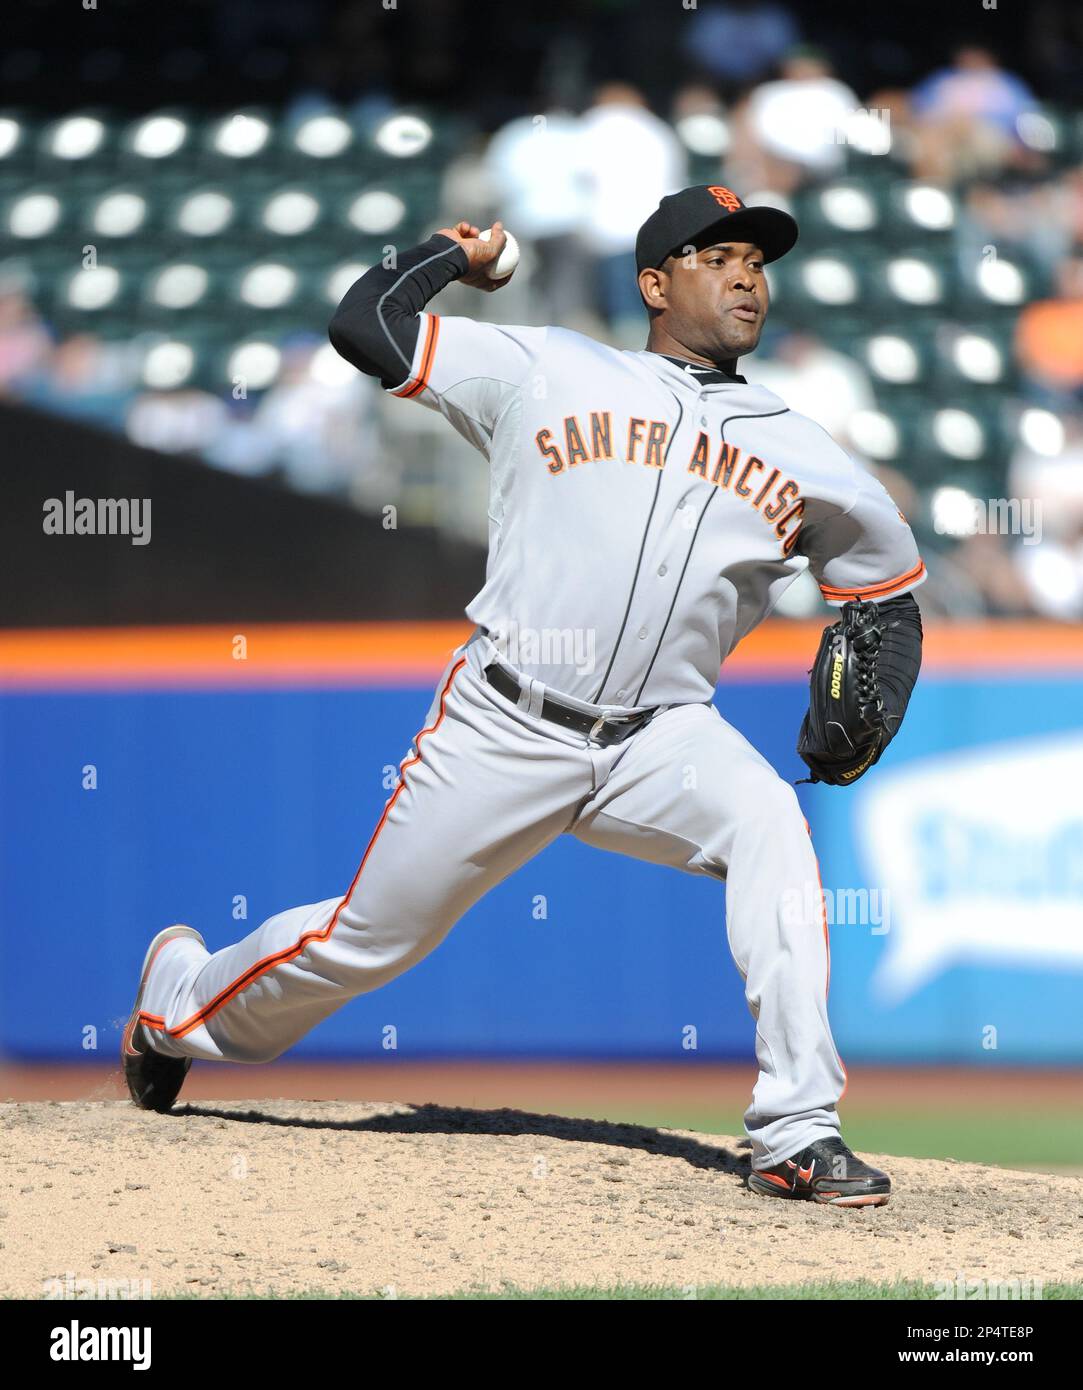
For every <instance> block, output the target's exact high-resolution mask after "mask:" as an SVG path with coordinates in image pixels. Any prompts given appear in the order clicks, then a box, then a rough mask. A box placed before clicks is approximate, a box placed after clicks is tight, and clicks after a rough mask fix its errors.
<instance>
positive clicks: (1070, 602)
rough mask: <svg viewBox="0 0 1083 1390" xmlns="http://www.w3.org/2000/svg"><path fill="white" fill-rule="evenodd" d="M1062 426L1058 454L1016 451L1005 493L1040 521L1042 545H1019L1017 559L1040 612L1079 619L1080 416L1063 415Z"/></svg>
mask: <svg viewBox="0 0 1083 1390" xmlns="http://www.w3.org/2000/svg"><path fill="white" fill-rule="evenodd" d="M1061 425H1062V428H1063V430H1064V436H1063V443H1062V444H1061V447H1060V449H1059V450H1058V451H1057V452H1055V453H1044V454H1041V453H1037V452H1035V451H1032V450H1029V449H1026V448H1023V447H1020V448H1019V449H1017V451H1016V453H1015V455H1014V457H1013V458H1012V462H1011V469H1010V472H1009V480H1008V490H1009V492H1010V493H1011V495H1012V496H1013V497H1019V498H1026V499H1027V500H1028V501H1029V503H1030V504H1031V506H1032V508H1033V509H1034V510H1035V512H1036V514H1037V515H1038V516H1040V518H1041V529H1040V537H1041V539H1040V543H1039V544H1037V545H1020V546H1019V547H1018V549H1017V551H1016V555H1015V560H1016V566H1017V570H1018V573H1019V575H1020V577H1021V580H1022V585H1023V588H1024V591H1025V592H1026V594H1027V596H1028V598H1029V601H1030V602H1031V604H1032V605H1033V606H1034V608H1036V609H1037V610H1038V612H1040V613H1043V614H1045V615H1046V616H1047V617H1051V618H1062V619H1064V618H1083V417H1081V416H1079V415H1065V416H1063V417H1062V418H1061ZM1048 444H1049V445H1050V447H1053V444H1054V442H1053V441H1052V440H1051V441H1048Z"/></svg>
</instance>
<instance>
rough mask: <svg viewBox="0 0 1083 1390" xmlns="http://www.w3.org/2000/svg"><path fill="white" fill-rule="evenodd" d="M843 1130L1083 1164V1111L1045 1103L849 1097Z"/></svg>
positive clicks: (953, 1152) (705, 1114)
mask: <svg viewBox="0 0 1083 1390" xmlns="http://www.w3.org/2000/svg"><path fill="white" fill-rule="evenodd" d="M841 1113H842V1124H843V1134H844V1136H845V1138H846V1142H847V1143H848V1144H849V1145H850V1147H851V1148H852V1149H854V1150H855V1151H856V1152H858V1153H861V1152H862V1151H865V1152H869V1153H887V1154H899V1155H901V1156H902V1157H903V1158H958V1159H963V1160H965V1161H966V1162H968V1163H992V1164H997V1165H999V1166H1001V1167H1004V1168H1018V1167H1028V1168H1032V1167H1035V1166H1038V1165H1042V1166H1048V1167H1051V1168H1062V1167H1075V1168H1079V1169H1083V1111H1079V1112H1073V1113H1068V1112H1066V1111H1063V1110H1055V1109H1051V1108H1045V1107H1041V1108H1039V1107H1035V1108H1034V1109H1026V1110H1023V1111H1020V1112H1018V1113H1015V1112H1013V1113H1012V1114H1010V1115H1006V1114H1002V1113H1000V1112H999V1111H993V1110H986V1109H973V1110H970V1109H967V1108H966V1107H965V1106H959V1107H958V1108H954V1109H952V1108H948V1107H947V1106H944V1105H943V1104H936V1105H932V1106H930V1108H929V1109H928V1110H909V1109H907V1110H897V1109H893V1110H887V1109H884V1110H879V1109H873V1108H872V1107H871V1106H870V1107H867V1108H861V1109H857V1108H855V1107H853V1106H847V1105H846V1103H845V1101H844V1102H843V1105H842V1111H841ZM604 1118H605V1119H607V1120H612V1121H614V1122H620V1121H626V1122H628V1123H632V1124H641V1125H649V1126H651V1127H652V1128H653V1127H662V1128H666V1129H695V1130H700V1131H701V1132H703V1133H705V1134H734V1135H741V1134H743V1133H744V1124H743V1121H742V1118H741V1112H740V1111H738V1110H733V1111H730V1110H727V1109H724V1108H721V1107H720V1108H719V1109H717V1110H685V1109H677V1108H672V1109H670V1108H665V1107H657V1108H643V1107H640V1108H636V1107H628V1108H627V1109H622V1108H620V1107H613V1108H609V1109H607V1110H606V1113H605V1116H604Z"/></svg>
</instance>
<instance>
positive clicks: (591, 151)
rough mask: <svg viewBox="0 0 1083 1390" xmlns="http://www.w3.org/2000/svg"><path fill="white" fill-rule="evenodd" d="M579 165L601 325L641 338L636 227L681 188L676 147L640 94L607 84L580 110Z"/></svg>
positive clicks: (669, 131) (681, 164) (681, 163)
mask: <svg viewBox="0 0 1083 1390" xmlns="http://www.w3.org/2000/svg"><path fill="white" fill-rule="evenodd" d="M579 165H580V168H581V169H582V170H583V177H584V192H585V210H584V218H583V223H582V228H581V235H582V238H583V242H584V245H585V246H586V249H587V251H588V252H589V254H590V256H591V258H592V260H593V262H594V276H595V281H596V293H597V295H598V308H599V311H600V313H601V314H602V316H603V317H604V318H605V319H606V321H607V322H608V323H610V324H612V325H614V326H623V328H624V330H625V331H632V332H635V333H638V334H639V335H640V336H642V331H643V328H642V300H641V299H640V297H639V287H638V285H637V284H636V269H635V255H634V248H635V240H636V232H637V231H638V230H639V227H640V224H641V223H642V222H643V221H644V220H645V219H646V218H647V217H648V216H649V215H650V214H651V213H652V212H653V211H654V210H655V208H656V207H657V206H658V203H659V200H660V199H661V198H663V197H665V195H666V194H667V193H673V192H675V191H676V190H677V189H679V188H681V187H682V186H683V184H684V181H685V157H684V151H683V149H682V147H681V144H680V141H679V140H678V139H677V137H676V135H674V133H673V130H672V129H671V128H670V126H668V125H667V124H666V123H665V121H662V120H659V118H658V117H657V116H655V115H654V114H653V113H652V112H650V111H648V110H647V104H646V101H645V100H644V98H643V95H642V93H641V92H638V91H637V90H636V89H635V88H634V87H629V86H626V85H625V84H624V83H621V82H612V83H607V84H606V85H605V86H603V87H600V88H599V89H598V91H597V92H596V94H595V98H594V105H593V106H592V107H591V108H590V110H589V111H587V112H586V114H585V115H584V116H583V119H582V123H581V127H580V135H579ZM632 319H634V320H635V327H634V329H632V328H631V327H630V324H629V322H628V321H629V320H632ZM622 321H623V325H622Z"/></svg>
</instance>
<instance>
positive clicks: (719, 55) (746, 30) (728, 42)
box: [683, 0, 800, 88]
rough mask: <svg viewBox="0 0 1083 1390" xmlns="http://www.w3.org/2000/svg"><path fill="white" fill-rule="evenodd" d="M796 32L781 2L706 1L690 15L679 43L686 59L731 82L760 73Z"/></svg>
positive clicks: (775, 60)
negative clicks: (709, 2)
mask: <svg viewBox="0 0 1083 1390" xmlns="http://www.w3.org/2000/svg"><path fill="white" fill-rule="evenodd" d="M799 37H800V35H799V33H798V30H797V24H796V23H795V21H794V18H793V16H792V15H791V14H790V12H789V10H788V9H787V8H786V7H785V6H784V5H779V4H772V3H770V0H766V3H765V0H723V3H719V4H709V5H704V6H703V8H702V9H700V10H698V11H697V12H696V14H695V15H694V16H693V17H692V18H691V19H690V20H689V21H688V27H687V29H686V31H685V35H684V45H683V46H684V51H685V54H686V56H687V57H688V59H689V61H690V62H692V63H693V64H694V65H695V66H697V67H699V68H702V69H704V71H706V72H708V73H710V75H711V76H712V77H713V78H715V79H717V81H719V82H721V83H723V84H725V85H726V86H727V87H730V88H735V87H740V86H745V85H747V84H748V83H750V82H756V81H758V80H759V79H760V78H761V77H764V76H765V75H766V74H767V73H768V72H770V71H771V70H772V68H774V67H775V66H776V64H777V63H778V62H779V60H780V59H781V58H782V56H783V54H784V53H786V52H788V51H789V50H790V49H791V48H793V46H794V45H795V44H796V43H797V41H798V39H799Z"/></svg>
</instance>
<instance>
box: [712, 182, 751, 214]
mask: <svg viewBox="0 0 1083 1390" xmlns="http://www.w3.org/2000/svg"><path fill="white" fill-rule="evenodd" d="M707 192H708V193H709V194H710V195H711V197H712V198H713V199H714V200H715V202H716V203H717V204H718V205H719V207H723V208H725V209H726V211H727V212H736V211H737V209H738V208H739V207H741V206H742V203H741V200H740V198H738V196H737V194H736V193H734V192H733V191H732V189H729V188H723V187H721V185H715V186H714V187H712V188H708V190H707Z"/></svg>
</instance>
